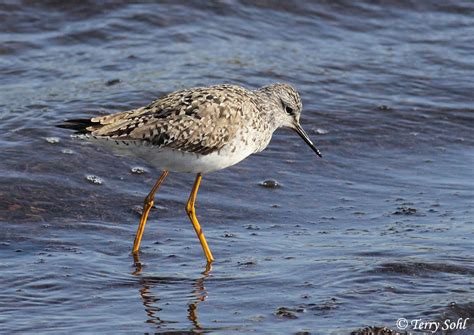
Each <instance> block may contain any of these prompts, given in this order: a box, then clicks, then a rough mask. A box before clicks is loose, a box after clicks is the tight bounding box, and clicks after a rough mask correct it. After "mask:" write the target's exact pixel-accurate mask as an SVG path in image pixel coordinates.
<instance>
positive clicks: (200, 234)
mask: <svg viewBox="0 0 474 335" xmlns="http://www.w3.org/2000/svg"><path fill="white" fill-rule="evenodd" d="M201 179H202V176H201V174H200V173H198V175H197V176H196V181H195V182H194V186H193V190H192V191H191V194H190V195H189V200H188V203H187V204H186V213H188V216H189V219H190V220H191V223H192V224H193V226H194V230H195V231H196V234H197V237H198V238H199V241H200V242H201V246H202V249H203V250H204V254H205V255H206V258H207V262H208V263H211V262H212V261H213V260H214V257H212V253H211V250H210V249H209V247H208V245H207V242H206V238H205V237H204V233H203V232H202V229H201V226H200V225H199V221H198V219H197V217H196V210H195V209H194V203H195V202H196V196H197V193H198V190H199V185H200V184H201Z"/></svg>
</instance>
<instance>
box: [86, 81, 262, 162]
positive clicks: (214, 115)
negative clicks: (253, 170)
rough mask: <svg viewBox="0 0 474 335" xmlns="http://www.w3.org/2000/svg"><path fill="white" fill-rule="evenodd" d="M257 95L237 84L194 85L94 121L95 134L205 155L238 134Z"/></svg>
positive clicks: (218, 148)
mask: <svg viewBox="0 0 474 335" xmlns="http://www.w3.org/2000/svg"><path fill="white" fill-rule="evenodd" d="M253 99H254V97H253V93H252V92H251V91H248V90H245V89H243V88H240V87H238V86H234V85H220V86H215V87H209V88H194V89H190V90H184V91H178V92H174V93H171V94H169V95H166V96H164V97H162V98H160V99H158V100H156V101H154V102H152V103H151V104H149V105H148V106H145V107H141V108H138V109H135V110H131V111H127V112H122V113H117V114H111V115H107V116H103V117H96V118H93V119H91V122H92V125H90V126H89V127H87V130H88V132H89V134H90V135H92V136H95V137H106V138H111V139H114V140H118V141H137V140H138V141H144V142H147V143H150V144H152V145H155V146H157V147H168V148H173V149H177V150H181V151H186V152H194V153H199V154H202V155H206V154H209V153H212V152H214V151H216V150H220V149H222V148H223V147H224V146H225V145H226V144H228V143H229V141H230V140H231V139H234V138H235V135H236V134H235V133H236V131H237V130H238V129H239V128H240V127H239V125H240V124H241V121H242V118H243V115H244V113H247V112H248V109H249V106H255V104H252V103H251V100H253Z"/></svg>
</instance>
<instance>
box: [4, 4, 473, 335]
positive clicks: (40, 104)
mask: <svg viewBox="0 0 474 335" xmlns="http://www.w3.org/2000/svg"><path fill="white" fill-rule="evenodd" d="M0 27H1V29H0V32H1V33H0V85H1V89H0V224H1V229H0V250H1V255H2V257H1V258H0V274H1V279H0V329H1V330H2V332H5V333H13V332H17V333H28V332H30V333H31V332H34V333H47V334H51V333H65V332H68V333H91V332H99V333H116V332H123V333H126V332H132V331H133V332H138V333H143V332H165V331H169V332H171V331H176V332H182V333H184V332H208V333H216V334H217V333H219V334H221V333H243V332H245V333H246V332H254V333H282V334H283V333H284V334H287V333H296V332H304V331H306V332H309V333H313V334H349V333H351V332H353V331H357V330H358V329H362V328H364V327H367V326H377V327H383V326H386V327H388V328H391V329H394V330H397V328H396V324H395V322H396V320H397V319H399V318H402V317H404V318H406V319H408V320H412V319H420V318H421V319H423V320H426V321H430V320H445V319H448V318H449V319H451V320H457V319H458V318H470V319H471V322H468V324H467V326H468V328H469V329H466V330H459V331H457V332H454V333H459V334H469V333H471V332H472V331H473V330H474V328H473V327H474V326H473V325H474V323H472V319H474V295H473V294H474V289H473V287H474V286H473V277H474V264H473V263H474V262H473V260H472V254H473V251H474V250H473V249H474V248H473V242H472V239H473V238H474V229H473V223H474V215H473V211H474V178H473V177H474V173H473V169H472V166H473V165H474V146H473V144H474V137H473V133H472V129H473V126H474V117H473V112H474V106H473V102H474V101H473V95H472V88H473V86H474V57H473V56H472V55H473V51H474V48H473V45H474V6H473V5H472V3H470V2H462V1H459V2H456V4H444V5H443V4H428V3H427V2H387V3H385V4H384V5H380V4H377V3H376V2H370V1H369V2H357V4H354V3H352V2H350V1H337V2H332V1H331V2H322V3H320V4H317V3H313V4H304V3H303V2H294V3H293V2H290V3H285V4H277V3H275V2H270V1H258V2H256V3H253V4H252V3H251V2H245V1H242V2H234V1H222V2H212V3H209V4H206V5H202V4H198V3H194V2H183V3H182V4H180V5H176V4H174V3H173V2H169V3H163V4H160V5H152V4H127V2H123V3H120V2H113V3H105V4H102V5H99V4H96V3H95V2H89V3H88V2H84V3H83V4H82V5H77V4H76V5H70V4H68V3H67V2H56V1H51V2H44V3H43V4H42V5H39V4H35V3H32V2H24V3H22V2H14V1H12V2H8V4H5V3H3V4H0ZM274 81H287V82H290V83H292V84H293V85H295V86H296V87H297V88H298V90H299V91H300V93H301V95H302V99H303V105H304V114H303V117H302V123H303V125H304V127H305V128H306V129H307V131H308V133H310V135H311V137H312V138H313V139H314V140H315V142H317V143H318V146H319V148H320V149H321V151H322V153H323V155H324V159H318V158H317V157H315V155H314V153H313V152H312V151H311V150H310V149H309V148H307V147H306V145H305V144H304V143H303V142H302V141H301V140H300V139H299V137H298V136H297V135H296V134H293V133H291V132H288V131H285V130H281V131H278V132H277V133H276V134H275V135H274V138H273V140H272V143H271V144H270V146H269V148H268V149H267V150H266V151H264V152H262V153H261V154H258V155H254V156H252V157H250V158H248V159H247V160H245V161H244V162H242V163H241V164H239V165H237V166H235V167H232V168H229V169H227V170H224V171H220V172H216V173H212V174H209V175H206V176H205V177H204V180H203V184H202V187H201V190H200V193H199V198H198V204H197V211H198V216H199V218H200V221H201V224H202V226H203V229H204V231H205V233H206V236H207V239H208V242H209V243H210V246H211V248H212V250H213V253H214V256H215V257H216V262H215V263H214V264H213V266H212V270H210V269H207V270H206V266H205V261H204V257H203V255H202V250H201V248H200V246H199V243H198V241H197V239H196V237H195V235H194V231H193V229H192V227H191V225H190V223H189V222H188V220H187V217H186V214H185V212H184V203H185V201H186V199H187V196H188V193H189V191H190V188H191V185H192V182H193V178H194V176H191V175H185V174H171V175H170V177H169V178H168V179H167V180H166V182H165V184H164V185H163V187H162V189H161V190H160V192H159V194H158V197H157V206H156V208H155V209H154V210H153V211H152V213H151V216H150V220H149V222H148V225H147V229H146V231H145V235H144V239H143V242H142V249H141V250H142V253H141V255H140V260H139V261H140V263H141V264H142V267H141V269H137V267H136V266H134V260H133V258H132V256H131V255H130V252H131V246H132V241H133V237H134V234H135V230H136V226H137V223H138V219H139V208H140V206H141V204H142V201H143V198H144V196H145V195H146V193H147V192H148V191H149V189H150V188H151V186H152V184H153V183H154V180H155V179H156V178H157V177H158V175H159V171H155V170H153V168H152V167H150V166H147V165H146V163H144V162H141V161H137V160H133V159H130V160H125V159H120V158H116V157H115V156H114V155H113V154H112V153H110V152H108V151H106V150H105V149H103V148H99V147H96V146H94V145H91V144H88V143H83V142H80V141H77V140H74V139H71V138H70V137H69V134H68V133H67V132H66V131H64V130H61V129H57V128H55V127H54V124H56V123H59V122H61V121H62V120H64V119H67V118H77V117H86V116H91V115H96V114H100V113H110V112H115V111H120V110H126V109H128V108H133V107H137V106H141V105H143V104H146V103H148V102H150V101H151V100H153V99H154V98H156V97H157V96H159V95H161V94H164V93H166V92H169V91H172V90H175V89H179V88H184V87H191V86H198V85H208V84H215V83H221V82H231V83H236V84H241V85H244V86H247V87H250V88H256V87H259V86H260V85H264V84H268V83H271V82H274ZM137 167H138V168H139V169H136V168H137ZM132 170H133V171H132ZM137 172H138V173H137ZM139 172H142V173H139ZM267 179H274V180H276V181H277V182H278V183H279V184H280V187H277V188H268V187H262V186H261V183H262V181H264V180H267ZM407 330H409V331H412V329H410V328H408V329H407ZM425 333H431V332H428V331H426V332H425Z"/></svg>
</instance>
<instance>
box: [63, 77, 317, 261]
mask: <svg viewBox="0 0 474 335" xmlns="http://www.w3.org/2000/svg"><path fill="white" fill-rule="evenodd" d="M301 111H302V103H301V99H300V96H299V94H298V92H297V91H296V90H295V89H294V88H293V87H292V86H291V85H289V84H284V83H276V84H272V85H268V86H264V87H261V88H259V89H257V90H248V89H245V88H243V87H240V86H236V85H229V84H223V85H216V86H210V87H197V88H191V89H185V90H181V91H176V92H172V93H170V94H167V95H165V96H163V97H161V98H159V99H157V100H155V101H153V102H152V103H150V104H149V105H147V106H144V107H140V108H136V109H132V110H129V111H125V112H119V113H114V114H109V115H104V116H97V117H93V118H87V119H73V120H67V121H65V123H63V124H60V125H58V126H59V127H61V128H68V129H72V130H75V131H76V134H77V136H78V137H80V138H83V139H86V140H89V141H94V142H97V143H101V144H104V145H107V146H110V147H112V148H114V149H115V150H118V151H120V152H121V153H123V154H126V155H131V156H138V157H141V158H144V159H145V160H146V161H148V162H149V163H150V164H151V165H152V166H154V167H156V168H158V169H160V170H162V171H163V172H162V174H161V176H160V177H159V179H158V180H157V182H156V183H155V185H154V186H153V188H152V189H151V191H150V193H149V194H148V196H147V197H146V198H145V201H144V205H143V212H142V215H141V218H140V223H139V225H138V230H137V233H136V236H135V240H134V243H133V249H132V250H133V251H132V253H133V254H134V255H137V254H138V251H139V248H140V243H141V240H142V236H143V232H144V229H145V224H146V221H147V218H148V214H149V212H150V209H151V208H152V206H153V204H154V199H155V194H156V192H157V190H158V189H159V187H160V185H161V184H162V183H163V181H164V180H165V178H166V176H167V175H168V173H169V171H172V172H187V173H194V174H196V180H195V182H194V186H193V188H192V190H191V194H190V196H189V199H188V202H187V204H186V212H187V214H188V216H189V219H190V220H191V223H192V224H193V226H194V229H195V231H196V234H197V237H198V238H199V241H200V242H201V246H202V249H203V251H204V254H205V256H206V259H207V262H208V263H211V262H212V261H213V260H214V257H213V256H212V253H211V250H210V249H209V246H208V244H207V242H206V238H205V236H204V233H203V231H202V229H201V226H200V225H199V221H198V219H197V217H196V211H195V206H194V205H195V202H196V197H197V193H198V189H199V185H200V184H201V179H202V175H203V174H205V173H208V172H212V171H216V170H221V169H224V168H226V167H229V166H232V165H234V164H237V163H238V162H240V161H242V160H243V159H245V158H246V157H248V156H249V155H251V154H253V153H257V152H260V151H262V150H264V149H265V148H266V147H267V146H268V144H269V143H270V140H271V138H272V135H273V132H274V131H275V130H276V129H278V128H280V127H286V128H290V129H293V130H294V131H296V132H297V133H298V135H300V136H301V138H302V139H303V140H304V141H305V142H306V144H308V145H309V146H310V147H311V149H313V150H314V152H315V153H316V154H317V155H318V156H320V157H321V154H320V152H319V150H318V149H317V148H316V146H315V145H314V144H313V142H311V140H310V139H309V137H308V135H307V134H306V132H305V131H304V130H303V128H302V127H301V125H300V115H301Z"/></svg>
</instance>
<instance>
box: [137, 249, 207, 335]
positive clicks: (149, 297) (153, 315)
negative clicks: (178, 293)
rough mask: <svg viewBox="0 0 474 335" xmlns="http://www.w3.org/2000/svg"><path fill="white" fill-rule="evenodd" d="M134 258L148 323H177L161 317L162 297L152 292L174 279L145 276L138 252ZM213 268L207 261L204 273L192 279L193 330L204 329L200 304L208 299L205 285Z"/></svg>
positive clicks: (190, 318) (189, 310)
mask: <svg viewBox="0 0 474 335" xmlns="http://www.w3.org/2000/svg"><path fill="white" fill-rule="evenodd" d="M133 259H134V263H135V264H134V266H135V271H133V272H132V274H133V275H135V276H137V277H138V278H139V283H140V284H141V286H142V287H141V288H140V290H139V292H140V296H141V299H142V301H143V306H144V307H145V312H146V314H147V316H148V320H147V321H146V322H147V323H153V324H156V325H158V326H159V325H161V324H170V323H176V321H171V320H163V319H161V318H160V316H159V313H160V311H161V310H162V308H161V307H159V302H160V300H161V299H160V298H159V296H158V294H155V293H153V292H152V290H153V289H154V288H157V289H159V288H160V284H166V285H169V284H170V282H171V281H173V279H171V278H169V277H153V276H151V277H150V276H149V277H146V276H143V275H142V268H143V266H142V263H141V262H140V258H139V255H138V254H134V255H133ZM211 270H212V265H211V263H207V265H206V268H205V270H204V271H203V272H202V275H201V276H200V277H198V278H196V279H193V280H192V281H191V287H192V294H193V295H194V298H192V299H191V300H190V302H189V303H188V309H187V312H188V316H187V317H188V320H189V321H190V322H191V323H192V325H193V329H192V330H202V329H203V327H202V326H201V324H200V322H199V317H198V306H199V304H200V303H201V302H203V301H205V300H206V299H207V295H208V293H207V291H206V288H205V286H204V281H205V280H206V278H207V277H209V273H210V272H211ZM183 282H186V281H180V283H183Z"/></svg>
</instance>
